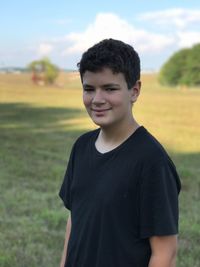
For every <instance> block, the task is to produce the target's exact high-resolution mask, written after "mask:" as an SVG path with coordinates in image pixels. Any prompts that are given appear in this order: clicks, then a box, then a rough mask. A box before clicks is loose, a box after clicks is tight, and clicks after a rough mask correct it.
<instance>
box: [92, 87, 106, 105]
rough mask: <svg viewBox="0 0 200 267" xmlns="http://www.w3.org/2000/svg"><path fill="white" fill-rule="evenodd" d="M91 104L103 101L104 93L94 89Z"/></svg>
mask: <svg viewBox="0 0 200 267" xmlns="http://www.w3.org/2000/svg"><path fill="white" fill-rule="evenodd" d="M92 102H93V104H101V103H105V99H104V94H103V92H102V91H101V90H96V91H95V94H94V97H93V99H92Z"/></svg>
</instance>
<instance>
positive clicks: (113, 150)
mask: <svg viewBox="0 0 200 267" xmlns="http://www.w3.org/2000/svg"><path fill="white" fill-rule="evenodd" d="M142 129H145V128H144V126H143V125H141V126H139V127H138V128H137V129H136V130H135V131H134V132H133V133H132V134H131V135H129V136H128V137H127V139H125V140H124V141H123V142H122V143H121V144H119V145H118V146H117V147H115V148H113V149H111V150H109V151H107V152H104V153H102V152H100V151H99V150H98V149H97V148H96V145H95V142H96V140H97V138H98V135H99V133H100V130H101V129H100V128H99V129H97V132H96V135H95V138H94V139H93V142H92V146H93V148H94V150H95V152H96V154H98V155H100V156H106V155H109V154H112V153H114V152H115V151H117V150H119V149H121V148H122V147H123V146H124V145H125V144H126V143H127V142H128V141H129V140H130V139H131V138H132V137H133V136H135V135H137V133H138V132H140V131H141V130H142Z"/></svg>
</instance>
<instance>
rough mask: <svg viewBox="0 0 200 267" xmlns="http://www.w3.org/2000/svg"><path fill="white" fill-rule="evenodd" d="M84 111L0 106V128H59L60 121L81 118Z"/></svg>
mask: <svg viewBox="0 0 200 267" xmlns="http://www.w3.org/2000/svg"><path fill="white" fill-rule="evenodd" d="M84 115H85V111H83V110H81V109H72V108H56V107H52V108H51V107H35V106H31V105H28V104H24V103H5V104H0V121H1V127H4V128H10V127H12V128H21V127H25V128H31V129H34V128H37V127H40V126H41V127H42V128H45V127H48V126H50V125H51V126H56V125H58V126H59V122H60V121H62V120H67V119H72V118H77V117H82V116H84Z"/></svg>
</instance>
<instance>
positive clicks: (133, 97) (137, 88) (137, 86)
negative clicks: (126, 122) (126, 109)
mask: <svg viewBox="0 0 200 267" xmlns="http://www.w3.org/2000/svg"><path fill="white" fill-rule="evenodd" d="M140 88H141V81H140V80H137V81H136V83H135V84H134V86H133V87H132V89H131V102H132V103H134V102H136V101H137V98H138V96H139V95H140Z"/></svg>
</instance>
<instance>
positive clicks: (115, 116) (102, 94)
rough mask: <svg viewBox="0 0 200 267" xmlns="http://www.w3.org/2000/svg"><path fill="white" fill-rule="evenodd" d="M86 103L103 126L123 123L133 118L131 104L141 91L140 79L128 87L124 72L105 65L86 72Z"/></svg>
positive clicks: (84, 76) (84, 88)
mask: <svg viewBox="0 0 200 267" xmlns="http://www.w3.org/2000/svg"><path fill="white" fill-rule="evenodd" d="M82 83H83V103H84V105H85V107H86V110H87V112H88V114H89V116H90V117H91V119H92V120H93V122H94V123H95V124H97V125H99V126H100V127H101V128H105V127H112V126H119V127H120V126H123V125H126V122H129V121H130V119H131V118H132V104H133V102H135V101H136V100H137V97H138V95H139V92H140V82H139V81H138V82H136V84H135V86H133V88H131V89H129V90H128V87H127V83H126V80H125V77H124V75H123V74H122V73H113V72H112V70H111V69H109V68H104V69H102V70H101V71H98V72H91V71H86V72H85V73H84V75H83V78H82Z"/></svg>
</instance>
